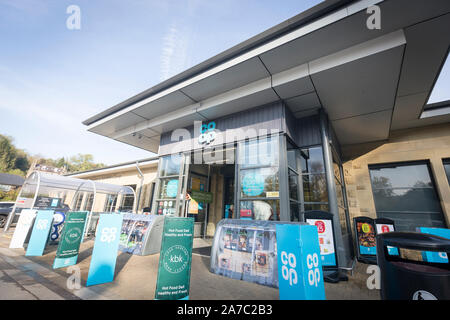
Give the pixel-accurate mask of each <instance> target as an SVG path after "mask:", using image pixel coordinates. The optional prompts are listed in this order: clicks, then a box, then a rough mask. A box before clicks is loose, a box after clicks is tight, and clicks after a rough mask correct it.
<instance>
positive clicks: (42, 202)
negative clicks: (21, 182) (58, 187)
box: [34, 196, 61, 209]
mask: <svg viewBox="0 0 450 320" xmlns="http://www.w3.org/2000/svg"><path fill="white" fill-rule="evenodd" d="M34 206H35V207H36V208H42V209H52V208H58V207H60V206H61V198H51V197H44V196H38V197H37V198H36V202H35V203H34Z"/></svg>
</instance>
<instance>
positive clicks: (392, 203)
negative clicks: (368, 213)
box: [370, 163, 445, 231]
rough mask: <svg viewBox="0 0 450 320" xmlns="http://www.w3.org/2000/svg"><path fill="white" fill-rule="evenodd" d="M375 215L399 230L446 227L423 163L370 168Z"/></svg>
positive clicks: (427, 171)
mask: <svg viewBox="0 0 450 320" xmlns="http://www.w3.org/2000/svg"><path fill="white" fill-rule="evenodd" d="M370 176H371V180H372V192H373V198H374V201H375V208H376V210H377V215H378V216H379V217H383V218H389V219H393V220H394V221H395V225H396V228H397V230H398V231H415V228H416V227H445V222H444V217H443V214H442V209H441V205H440V202H439V199H438V196H437V193H436V191H435V189H434V184H433V181H432V179H431V175H430V171H429V168H428V165H427V164H426V163H419V164H417V163H416V164H410V165H398V164H397V165H386V166H385V167H376V168H370Z"/></svg>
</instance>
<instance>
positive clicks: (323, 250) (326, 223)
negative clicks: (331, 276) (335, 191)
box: [305, 217, 337, 267]
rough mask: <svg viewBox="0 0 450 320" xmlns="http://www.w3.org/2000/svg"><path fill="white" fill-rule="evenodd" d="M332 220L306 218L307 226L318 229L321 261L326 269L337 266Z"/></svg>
mask: <svg viewBox="0 0 450 320" xmlns="http://www.w3.org/2000/svg"><path fill="white" fill-rule="evenodd" d="M331 218H332V217H331ZM331 218H330V219H325V218H321V219H311V218H306V217H305V221H306V223H307V224H309V225H313V226H316V227H317V234H318V238H319V247H320V257H321V258H320V259H321V262H322V266H324V267H329V266H332V267H336V266H337V261H336V248H335V243H334V234H333V225H332V220H331Z"/></svg>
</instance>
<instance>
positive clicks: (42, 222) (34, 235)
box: [25, 210, 53, 256]
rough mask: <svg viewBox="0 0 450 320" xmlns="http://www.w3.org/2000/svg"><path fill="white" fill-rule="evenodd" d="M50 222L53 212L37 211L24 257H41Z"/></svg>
mask: <svg viewBox="0 0 450 320" xmlns="http://www.w3.org/2000/svg"><path fill="white" fill-rule="evenodd" d="M52 221H53V210H38V212H37V215H36V219H35V220H34V225H33V230H32V232H31V237H30V241H29V242H28V247H27V252H26V253H25V256H42V254H43V253H44V249H45V245H46V244H47V240H48V236H49V234H50V227H51V225H52Z"/></svg>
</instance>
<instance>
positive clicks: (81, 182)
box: [25, 171, 134, 195]
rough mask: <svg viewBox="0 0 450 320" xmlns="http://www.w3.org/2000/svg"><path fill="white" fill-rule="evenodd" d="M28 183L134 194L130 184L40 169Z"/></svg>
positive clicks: (81, 190)
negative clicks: (52, 172)
mask: <svg viewBox="0 0 450 320" xmlns="http://www.w3.org/2000/svg"><path fill="white" fill-rule="evenodd" d="M25 184H27V185H39V187H40V188H41V187H47V188H53V189H63V190H74V191H79V192H97V193H106V194H130V195H131V194H134V190H133V189H132V188H131V187H128V186H118V185H114V184H107V183H101V182H97V181H92V180H85V179H77V178H72V177H67V176H60V175H55V174H49V173H44V172H39V171H34V172H33V173H32V174H31V175H30V176H29V177H28V178H27V179H26V181H25Z"/></svg>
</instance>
